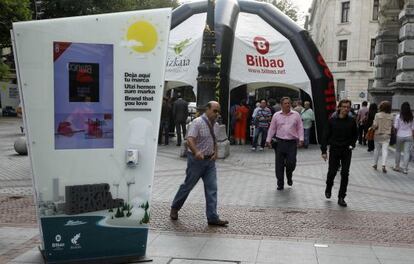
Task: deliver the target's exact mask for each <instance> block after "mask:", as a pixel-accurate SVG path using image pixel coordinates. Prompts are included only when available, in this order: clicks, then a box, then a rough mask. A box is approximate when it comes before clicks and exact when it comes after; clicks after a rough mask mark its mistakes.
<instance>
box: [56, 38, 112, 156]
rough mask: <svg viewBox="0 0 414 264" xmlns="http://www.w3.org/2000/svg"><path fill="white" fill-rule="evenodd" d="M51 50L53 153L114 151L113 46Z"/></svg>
mask: <svg viewBox="0 0 414 264" xmlns="http://www.w3.org/2000/svg"><path fill="white" fill-rule="evenodd" d="M53 47H54V49H53V58H54V66H53V67H54V69H53V70H54V92H55V93H54V97H55V128H54V129H55V131H54V134H55V149H97V148H113V138H114V135H113V133H114V129H113V118H114V116H113V46H112V45H107V44H87V43H71V42H54V43H53Z"/></svg>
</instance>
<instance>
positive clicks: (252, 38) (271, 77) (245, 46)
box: [230, 12, 312, 96]
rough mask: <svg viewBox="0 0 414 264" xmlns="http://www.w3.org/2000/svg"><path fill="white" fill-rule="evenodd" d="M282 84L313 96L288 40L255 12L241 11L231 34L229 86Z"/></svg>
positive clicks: (255, 87) (257, 86) (309, 83)
mask: <svg viewBox="0 0 414 264" xmlns="http://www.w3.org/2000/svg"><path fill="white" fill-rule="evenodd" d="M244 84H248V89H250V90H252V89H257V88H261V87H264V86H282V87H288V88H296V89H302V90H303V91H304V92H306V93H308V94H309V95H310V96H312V93H311V82H310V80H309V77H308V76H307V74H306V72H305V70H304V68H303V66H302V64H301V62H300V61H299V58H298V56H297V55H296V52H295V50H294V49H293V47H292V44H291V43H290V41H289V40H288V39H287V38H286V37H284V36H283V35H282V34H280V33H279V32H278V31H277V30H275V29H274V28H273V27H272V26H270V25H269V24H268V23H267V22H265V21H264V20H263V19H262V18H260V17H259V16H258V15H255V14H248V13H243V12H242V13H240V14H239V18H238V21H237V27H236V32H235V38H234V46H233V55H232V63H231V72H230V90H232V89H234V88H236V87H238V86H240V85H244Z"/></svg>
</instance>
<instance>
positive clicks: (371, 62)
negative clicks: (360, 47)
mask: <svg viewBox="0 0 414 264" xmlns="http://www.w3.org/2000/svg"><path fill="white" fill-rule="evenodd" d="M376 44H377V40H376V39H371V47H370V51H369V60H370V65H371V66H374V58H375V45H376Z"/></svg>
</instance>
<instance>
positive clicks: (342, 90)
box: [336, 79, 346, 101]
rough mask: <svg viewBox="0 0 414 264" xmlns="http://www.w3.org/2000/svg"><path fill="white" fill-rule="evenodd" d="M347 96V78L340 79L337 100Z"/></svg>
mask: <svg viewBox="0 0 414 264" xmlns="http://www.w3.org/2000/svg"><path fill="white" fill-rule="evenodd" d="M345 98H346V94H345V80H344V79H338V80H337V81H336V100H338V101H339V100H342V99H345Z"/></svg>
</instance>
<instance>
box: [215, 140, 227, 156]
mask: <svg viewBox="0 0 414 264" xmlns="http://www.w3.org/2000/svg"><path fill="white" fill-rule="evenodd" d="M217 151H218V153H217V157H218V158H219V159H225V158H227V157H228V156H229V155H230V141H228V140H225V141H223V142H218V143H217Z"/></svg>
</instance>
